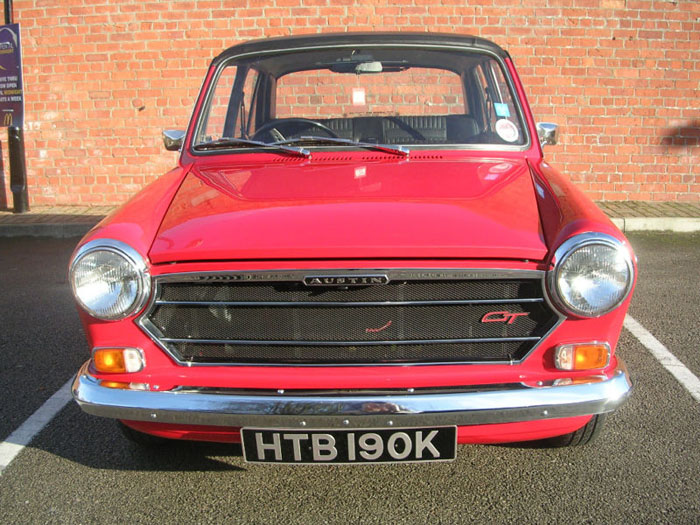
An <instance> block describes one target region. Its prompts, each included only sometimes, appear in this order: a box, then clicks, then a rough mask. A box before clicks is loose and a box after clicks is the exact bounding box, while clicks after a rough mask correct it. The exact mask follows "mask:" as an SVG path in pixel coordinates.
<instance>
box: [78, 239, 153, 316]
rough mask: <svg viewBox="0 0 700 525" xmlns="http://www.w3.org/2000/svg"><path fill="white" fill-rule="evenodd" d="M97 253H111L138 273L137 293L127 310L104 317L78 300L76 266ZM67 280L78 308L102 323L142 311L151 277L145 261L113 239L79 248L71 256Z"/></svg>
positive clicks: (91, 242) (125, 245) (149, 290)
mask: <svg viewBox="0 0 700 525" xmlns="http://www.w3.org/2000/svg"><path fill="white" fill-rule="evenodd" d="M98 251H104V252H111V253H113V254H115V255H117V256H119V257H121V258H122V259H123V260H124V261H126V262H127V263H128V264H129V265H131V267H132V268H133V269H134V270H135V271H136V273H138V276H139V278H138V280H137V282H136V284H137V292H136V295H135V296H134V300H133V301H132V303H131V304H130V305H129V307H128V308H126V309H124V310H123V311H121V312H119V313H117V314H113V315H104V314H101V313H100V312H97V311H95V310H94V309H93V308H91V307H90V306H89V305H87V304H85V303H84V302H83V300H82V299H81V298H80V295H79V294H78V291H77V289H76V283H75V271H76V268H77V266H78V264H79V263H80V262H81V261H82V260H83V259H84V258H85V257H86V256H88V255H90V254H93V253H95V252H98ZM68 279H69V281H70V285H71V291H72V292H73V297H74V298H75V300H76V301H77V302H78V304H79V305H80V307H81V308H82V309H83V310H85V311H86V312H87V313H88V314H90V315H91V316H92V317H94V318H96V319H101V320H103V321H118V320H120V319H125V318H127V317H129V316H131V315H133V314H135V313H137V312H139V311H140V310H141V309H143V307H144V306H146V303H147V302H148V299H149V297H150V296H151V275H150V272H149V269H148V264H147V263H146V260H145V259H144V258H143V257H142V256H141V254H140V253H139V252H137V251H136V250H135V249H134V248H132V247H131V246H129V245H128V244H126V243H125V242H122V241H118V240H115V239H95V240H93V241H90V242H88V243H85V244H84V245H83V246H81V247H80V248H79V249H78V251H77V252H76V253H75V255H74V256H73V259H72V260H71V263H70V267H69V270H68Z"/></svg>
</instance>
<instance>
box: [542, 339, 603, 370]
mask: <svg viewBox="0 0 700 525" xmlns="http://www.w3.org/2000/svg"><path fill="white" fill-rule="evenodd" d="M609 362H610V345H608V343H581V344H571V345H561V346H558V347H557V348H556V350H555V351H554V365H555V366H556V367H557V368H558V369H559V370H593V369H596V368H604V367H606V366H607V365H608V363H609Z"/></svg>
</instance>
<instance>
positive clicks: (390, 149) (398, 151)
mask: <svg viewBox="0 0 700 525" xmlns="http://www.w3.org/2000/svg"><path fill="white" fill-rule="evenodd" d="M300 142H301V143H306V142H311V143H314V144H323V143H326V144H342V145H346V146H357V147H359V148H367V149H374V150H377V151H384V152H386V153H393V154H394V155H400V156H402V157H408V149H407V148H405V147H404V146H388V145H386V144H374V143H372V142H359V141H355V140H350V139H343V138H340V137H317V136H313V135H310V136H302V137H297V138H293V139H286V140H280V141H277V142H272V143H271V144H274V145H276V146H282V145H284V144H298V143H300Z"/></svg>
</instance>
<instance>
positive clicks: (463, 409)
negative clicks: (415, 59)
mask: <svg viewBox="0 0 700 525" xmlns="http://www.w3.org/2000/svg"><path fill="white" fill-rule="evenodd" d="M584 381H587V382H580V380H577V381H566V380H564V381H559V382H554V383H552V384H536V385H526V384H524V383H512V384H507V385H497V386H494V385H489V386H487V387H481V388H480V387H462V388H454V387H450V388H445V389H442V390H440V389H430V390H429V391H425V392H422V391H421V389H416V390H413V389H410V390H404V391H403V392H399V391H397V390H392V391H391V392H386V393H384V392H381V391H375V390H372V391H368V392H367V393H363V392H362V391H361V390H360V391H358V392H353V393H351V394H345V393H338V394H335V393H329V392H327V391H323V393H319V394H310V393H309V392H310V391H304V392H303V393H295V392H294V391H291V392H288V393H287V392H283V391H270V392H269V394H268V392H262V393H259V392H253V393H251V392H241V391H236V390H226V389H223V390H213V389H198V388H189V387H188V388H180V389H175V390H171V391H164V392H153V391H147V390H137V389H128V388H119V389H117V388H109V387H107V386H102V385H101V384H100V380H99V379H97V378H95V377H94V376H92V375H91V374H90V373H89V371H88V363H85V365H83V367H82V368H81V369H80V371H79V372H78V374H77V376H76V378H75V380H74V382H73V388H72V392H73V397H74V399H75V400H76V401H77V402H78V404H79V405H80V407H81V408H82V409H83V410H84V411H85V412H87V413H89V414H93V415H96V416H103V417H109V418H116V419H125V420H135V421H150V422H159V423H174V424H183V425H212V426H227V427H244V426H255V427H267V428H292V427H300V426H303V427H307V428H324V429H329V428H348V427H354V428H363V427H364V428H372V427H384V426H438V425H483V424H491V423H512V422H522V421H533V420H542V419H553V418H563V417H575V416H585V415H591V414H601V413H605V412H612V411H613V410H615V409H616V408H617V407H618V406H619V405H620V404H621V403H622V402H623V401H624V400H625V398H626V397H627V395H628V394H629V392H630V389H631V386H632V385H631V382H630V378H629V375H628V373H627V369H626V367H625V365H624V363H623V362H622V360H620V359H619V358H618V359H617V365H616V366H615V368H614V369H613V371H612V372H611V373H610V375H605V376H595V377H591V378H589V379H588V380H584Z"/></svg>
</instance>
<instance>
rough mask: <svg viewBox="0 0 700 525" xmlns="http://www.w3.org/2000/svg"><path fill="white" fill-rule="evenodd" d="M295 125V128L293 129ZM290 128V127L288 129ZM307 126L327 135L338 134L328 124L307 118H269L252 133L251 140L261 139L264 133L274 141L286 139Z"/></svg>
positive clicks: (336, 136) (334, 135) (334, 136)
mask: <svg viewBox="0 0 700 525" xmlns="http://www.w3.org/2000/svg"><path fill="white" fill-rule="evenodd" d="M295 127H296V129H294V128H295ZM280 128H281V129H280ZM288 128H292V129H288ZM308 128H318V129H320V130H322V131H323V132H324V133H326V134H327V135H328V136H329V137H332V138H336V139H337V138H338V135H337V134H336V133H335V132H334V131H333V130H332V129H331V128H329V127H328V126H324V125H323V124H321V123H320V122H316V121H315V120H311V119H308V118H298V117H293V118H285V119H279V120H271V121H270V122H267V123H265V124H263V125H262V126H260V127H259V128H258V129H257V130H256V131H255V134H254V135H253V140H261V139H262V138H263V136H264V134H265V133H267V134H269V135H270V136H271V137H272V138H273V139H274V141H275V142H279V141H281V140H286V139H287V137H288V136H290V135H294V134H295V133H297V132H300V131H303V130H305V129H308Z"/></svg>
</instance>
